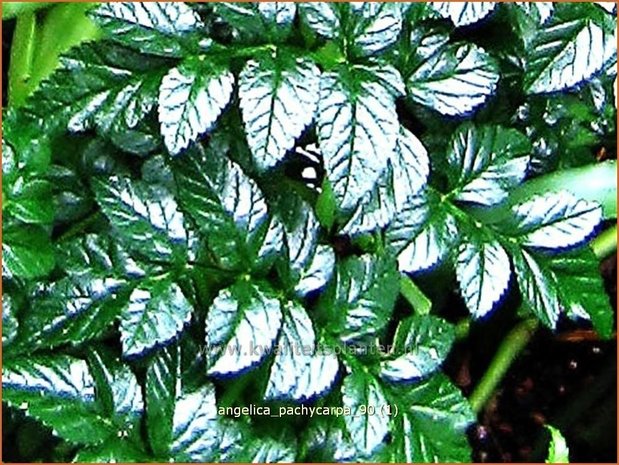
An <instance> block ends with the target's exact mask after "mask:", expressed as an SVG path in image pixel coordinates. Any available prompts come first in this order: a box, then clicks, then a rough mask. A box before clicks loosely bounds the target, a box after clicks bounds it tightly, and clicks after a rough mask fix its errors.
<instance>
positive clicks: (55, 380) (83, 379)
mask: <svg viewBox="0 0 619 465" xmlns="http://www.w3.org/2000/svg"><path fill="white" fill-rule="evenodd" d="M2 401H3V402H7V403H8V404H9V405H11V406H13V407H15V408H18V409H20V410H22V411H23V412H24V413H25V414H26V415H28V416H30V417H33V418H35V419H37V420H39V421H40V422H42V423H43V424H44V425H46V426H48V427H50V428H52V430H53V431H54V432H55V434H56V435H58V436H60V437H61V438H63V439H65V440H67V441H69V442H72V443H77V444H97V443H99V442H101V441H104V440H105V439H107V438H108V437H109V436H111V435H112V434H114V433H115V431H116V430H115V427H114V425H113V423H112V422H111V420H110V419H108V418H106V417H104V416H101V415H100V414H99V413H97V411H96V407H95V385H94V380H93V378H92V376H91V374H90V371H89V369H88V366H87V364H86V362H84V361H83V360H79V359H76V358H72V357H68V356H64V355H60V356H58V355H56V356H54V357H28V358H24V359H17V360H4V364H3V367H2Z"/></svg>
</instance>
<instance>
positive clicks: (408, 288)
mask: <svg viewBox="0 0 619 465" xmlns="http://www.w3.org/2000/svg"><path fill="white" fill-rule="evenodd" d="M400 294H402V296H403V297H404V298H405V299H406V300H407V301H408V303H409V304H411V306H412V307H413V310H414V311H415V313H416V314H417V315H428V314H429V313H430V310H432V302H431V301H430V299H428V298H427V297H426V296H425V295H424V293H423V292H421V289H419V288H418V287H417V285H416V284H415V283H414V282H413V280H412V279H410V278H409V277H408V276H402V278H401V279H400Z"/></svg>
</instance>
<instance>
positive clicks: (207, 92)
mask: <svg viewBox="0 0 619 465" xmlns="http://www.w3.org/2000/svg"><path fill="white" fill-rule="evenodd" d="M233 85H234V76H233V75H232V74H231V73H230V72H229V71H226V70H224V69H219V68H218V67H217V66H215V65H213V64H212V63H206V62H204V61H203V60H201V59H198V60H190V61H185V62H183V63H182V64H181V65H180V66H179V67H176V68H172V69H171V70H170V71H169V72H168V73H167V74H166V75H165V76H164V77H163V80H162V81H161V87H160V88H159V123H160V124H161V135H162V137H163V140H164V142H165V145H166V147H167V148H168V150H169V152H170V153H171V154H172V155H178V154H179V153H181V152H182V151H183V150H185V149H186V148H187V147H188V146H189V144H191V143H192V142H195V141H196V140H197V138H198V136H200V135H202V134H203V133H205V132H206V131H210V130H211V129H212V128H213V126H214V124H215V122H216V121H217V119H218V118H219V115H220V114H221V112H222V111H223V109H224V108H225V107H226V105H228V102H229V101H230V98H231V96H232V86H233Z"/></svg>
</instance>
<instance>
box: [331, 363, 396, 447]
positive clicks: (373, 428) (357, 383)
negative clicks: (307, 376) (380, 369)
mask: <svg viewBox="0 0 619 465" xmlns="http://www.w3.org/2000/svg"><path fill="white" fill-rule="evenodd" d="M342 404H343V406H344V407H348V408H349V409H350V411H351V415H345V416H344V421H345V423H346V428H347V429H348V432H349V433H350V436H351V439H352V442H353V443H354V444H355V445H356V447H357V449H358V450H359V452H360V453H361V454H364V455H366V456H369V455H370V454H372V453H373V452H374V451H375V450H376V449H377V448H378V447H379V446H380V445H381V444H382V443H383V441H384V440H385V437H386V436H387V434H388V433H389V417H388V416H387V415H385V412H384V411H383V410H384V408H385V406H386V405H388V403H387V399H386V398H385V395H384V393H383V390H382V388H381V386H380V385H379V383H378V382H377V381H376V379H374V377H373V376H371V375H369V374H368V373H365V372H364V371H362V370H352V372H351V373H350V374H349V375H348V376H346V377H345V378H344V383H343V385H342Z"/></svg>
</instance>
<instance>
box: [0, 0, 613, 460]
mask: <svg viewBox="0 0 619 465" xmlns="http://www.w3.org/2000/svg"><path fill="white" fill-rule="evenodd" d="M89 14H90V15H91V18H92V19H93V20H94V21H95V23H96V24H97V25H98V27H99V29H100V31H101V36H102V37H100V38H99V39H98V40H92V41H88V42H86V43H83V44H82V45H80V46H79V47H76V48H74V49H72V50H71V51H70V52H69V53H67V54H66V55H64V56H63V57H62V58H61V62H60V66H59V68H58V69H57V70H56V71H55V72H54V73H53V74H52V75H51V76H50V77H49V78H48V79H46V80H45V81H43V82H42V83H41V85H40V86H39V88H38V89H37V90H36V92H34V94H33V95H31V96H30V98H29V99H27V100H26V103H25V104H24V105H22V106H19V105H15V106H9V108H8V109H6V110H5V112H4V115H3V116H4V119H3V141H2V146H3V164H2V168H3V207H2V208H3V232H4V238H3V244H2V250H3V284H4V294H3V374H2V377H3V396H2V399H3V403H4V404H3V405H4V406H8V407H9V409H10V411H11V412H13V413H15V414H17V413H18V412H20V413H19V414H23V415H26V416H29V417H32V418H34V419H35V420H37V421H39V422H41V423H42V424H43V425H45V426H47V427H49V428H50V429H51V430H52V432H53V434H54V435H56V436H57V437H59V438H60V439H61V440H62V441H64V442H65V443H66V444H68V445H69V446H70V447H68V448H65V449H63V451H64V452H63V453H64V454H65V455H64V456H62V458H64V459H67V458H68V459H74V460H77V461H80V462H81V461H94V462H99V461H109V460H115V461H118V462H131V461H149V460H155V461H168V460H174V461H200V462H204V461H206V462H210V461H235V462H239V461H257V462H275V461H309V460H320V461H375V460H378V461H384V462H385V461H394V462H432V461H440V462H449V461H468V460H470V459H471V450H470V446H469V443H468V441H467V437H466V429H467V427H469V426H470V425H471V424H473V422H474V421H475V415H474V413H473V410H472V409H471V407H470V405H469V403H468V401H467V399H466V398H465V396H464V395H463V394H462V392H461V391H460V390H459V389H458V388H457V387H456V386H455V385H454V384H453V383H452V382H451V381H450V379H449V378H448V377H447V376H446V375H445V374H443V373H442V372H441V365H442V363H443V362H444V360H445V359H446V357H447V356H448V354H449V352H450V350H451V347H452V345H453V344H454V340H455V329H454V324H453V321H448V320H447V319H446V317H445V315H444V314H443V313H442V311H441V307H440V305H437V306H435V307H432V308H431V309H430V308H429V306H422V305H421V304H419V305H417V303H416V302H415V300H414V299H413V298H410V299H409V300H410V301H411V302H409V303H407V302H406V301H402V300H398V296H399V295H400V291H401V283H403V285H404V286H411V285H413V286H414V284H413V283H414V281H415V279H416V278H417V277H419V276H432V274H433V273H436V272H437V270H441V273H447V274H449V273H451V274H452V275H453V276H454V277H455V279H454V280H453V282H454V283H456V287H457V292H458V293H459V294H460V296H461V299H462V302H463V306H465V308H466V309H468V312H469V313H470V316H471V317H472V318H473V319H474V320H478V319H485V318H488V317H489V316H491V315H492V314H493V312H500V311H501V310H502V306H503V300H502V299H503V297H504V296H505V295H506V294H507V293H509V292H512V293H515V294H518V293H519V295H520V298H521V301H522V304H521V306H520V309H519V311H520V313H521V315H522V316H523V317H530V316H534V317H535V318H537V319H538V320H539V321H540V322H541V323H542V324H543V325H545V326H546V327H548V328H551V329H554V328H556V326H557V323H558V322H559V320H560V319H562V318H571V319H575V320H581V321H584V320H590V321H591V323H592V324H593V326H594V327H595V329H596V330H597V331H598V333H599V334H600V335H601V336H602V337H608V336H610V335H611V334H612V331H613V316H612V311H611V310H610V307H609V303H608V298H607V297H606V296H605V294H604V291H603V289H602V283H601V280H600V277H599V273H598V271H597V258H596V256H595V255H594V253H593V251H592V250H591V248H590V247H589V246H588V241H589V240H590V239H591V238H593V237H594V236H595V235H596V233H597V232H598V231H599V228H600V225H601V222H602V221H603V220H604V219H608V218H613V217H614V216H616V205H615V206H614V209H613V205H612V201H611V202H607V201H606V200H605V198H606V197H604V196H605V195H606V196H608V192H606V191H604V190H603V189H597V190H596V189H589V190H583V189H581V188H579V186H578V185H577V183H574V182H572V183H571V184H569V183H568V184H566V185H565V186H563V185H561V184H560V183H557V182H554V183H553V184H552V185H551V184H545V183H544V182H543V179H544V177H543V176H544V175H548V173H551V172H553V171H555V172H557V173H559V175H561V173H562V172H563V171H565V172H569V170H570V169H572V168H574V167H578V166H583V165H585V166H586V165H587V164H590V163H591V162H592V160H591V159H590V158H592V156H591V153H592V152H591V150H592V147H593V146H594V145H595V143H597V142H596V141H597V140H601V139H604V140H614V137H615V135H614V134H615V123H614V120H615V115H616V111H615V105H614V95H613V83H614V81H615V79H616V70H615V66H616V17H615V15H616V10H615V6H614V4H610V5H607V4H599V5H598V4H595V3H581V4H564V3H543V2H542V3H540V2H537V3H526V2H520V3H518V2H517V3H508V4H498V3H472V2H471V3H451V2H433V3H372V2H367V3H320V2H318V3H283V2H282V3H210V4H185V3H176V2H175V3H166V2H151V3H106V4H101V5H99V6H96V7H94V8H93V9H92V10H91V11H90V13H89ZM480 31H482V32H480ZM612 170H613V171H614V165H613V167H612ZM606 172H608V170H606ZM611 172H612V171H611ZM551 176H552V175H551ZM536 177H537V181H539V180H540V179H542V182H541V183H540V182H538V183H537V184H535V181H528V179H529V178H536ZM555 180H556V178H555ZM590 181H591V182H595V181H593V180H590ZM597 181H599V182H600V184H601V185H603V184H604V182H605V181H603V180H602V179H599V180H597ZM615 182H616V181H615ZM557 184H559V185H557ZM534 185H536V186H538V190H535V189H532V188H531V186H534ZM539 186H541V187H539ZM549 186H550V187H549ZM580 187H582V186H580ZM564 188H565V189H564ZM611 191H612V188H611ZM600 192H602V194H600ZM612 196H613V197H614V196H615V193H614V192H613V193H612ZM442 276H444V274H443V275H442ZM411 278H412V280H413V281H411ZM443 292H444V293H449V292H451V281H450V280H449V279H446V280H445V284H444V290H443ZM404 294H405V296H408V297H410V293H407V292H404ZM423 301H424V300H423V299H420V300H419V301H418V302H423ZM394 308H398V309H399V310H398V311H394ZM300 406H304V407H307V408H308V409H309V408H311V409H314V410H312V412H314V413H315V414H311V415H309V414H307V412H309V411H310V410H307V411H306V413H305V414H299V415H295V414H294V412H301V410H298V409H296V410H295V407H300ZM250 407H251V408H250ZM244 409H245V410H244ZM258 412H260V413H262V414H258ZM264 412H269V414H268V415H265V414H264ZM278 412H283V414H282V415H278ZM287 412H288V413H287ZM291 412H292V413H293V415H291V414H290V413H291ZM318 412H327V414H319V413H318ZM334 412H335V413H334ZM337 412H340V413H337ZM344 412H347V414H344ZM351 412H352V414H351ZM237 413H238V414H237ZM66 454H68V455H66Z"/></svg>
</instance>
